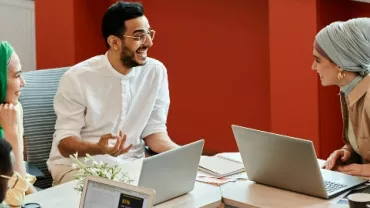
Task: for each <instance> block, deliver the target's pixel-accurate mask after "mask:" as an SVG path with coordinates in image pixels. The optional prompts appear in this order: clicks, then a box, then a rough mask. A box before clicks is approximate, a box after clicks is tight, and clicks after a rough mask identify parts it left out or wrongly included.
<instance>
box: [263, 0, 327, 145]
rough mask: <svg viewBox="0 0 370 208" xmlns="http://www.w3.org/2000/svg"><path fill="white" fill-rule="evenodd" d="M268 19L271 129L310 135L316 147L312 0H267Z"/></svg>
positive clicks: (314, 12)
mask: <svg viewBox="0 0 370 208" xmlns="http://www.w3.org/2000/svg"><path fill="white" fill-rule="evenodd" d="M292 17H299V18H292ZM269 20H270V21H269V27H270V77H271V79H270V87H271V131H272V132H276V133H280V134H285V135H290V136H294V137H299V138H304V139H310V140H312V141H313V142H314V145H315V147H316V149H318V147H319V145H320V140H319V123H318V91H317V88H318V85H317V80H318V77H317V74H316V73H314V72H313V71H312V70H311V64H312V60H313V59H312V44H313V40H314V36H315V34H316V0H311V1H292V0H279V1H276V0H269Z"/></svg>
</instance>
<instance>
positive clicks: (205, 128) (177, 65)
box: [142, 0, 270, 151]
mask: <svg viewBox="0 0 370 208" xmlns="http://www.w3.org/2000/svg"><path fill="white" fill-rule="evenodd" d="M142 2H143V5H144V7H145V11H146V15H147V16H148V18H149V20H150V24H151V26H152V27H153V28H155V29H156V31H157V35H156V39H155V41H154V47H153V48H152V49H151V51H150V56H152V57H154V58H157V59H159V60H161V61H162V62H163V63H164V64H165V65H166V67H167V69H168V74H169V83H170V93H171V102H172V103H171V108H170V113H169V118H168V129H169V133H170V135H171V137H173V138H174V139H175V140H176V141H178V142H180V143H186V142H190V141H194V140H195V139H199V138H205V139H206V144H205V148H206V149H210V150H213V151H233V150H236V143H235V141H234V138H233V135H232V131H231V124H239V125H244V126H249V127H254V128H259V129H264V130H268V129H269V126H270V120H269V114H270V113H269V106H270V100H269V57H268V56H269V55H268V53H266V51H268V15H267V12H268V4H267V1H266V0H259V1H245V0H229V1H212V3H210V1H208V0H188V1H172V0H161V1H151V0H143V1H142Z"/></svg>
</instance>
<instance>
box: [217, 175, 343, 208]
mask: <svg viewBox="0 0 370 208" xmlns="http://www.w3.org/2000/svg"><path fill="white" fill-rule="evenodd" d="M221 192H222V198H223V202H224V203H225V204H226V205H231V206H235V207H258V208H259V207H276V208H280V207H284V208H286V207H315V208H321V207H338V208H339V207H346V206H342V205H338V204H335V202H336V200H338V199H337V198H335V199H332V200H325V199H320V198H317V197H311V196H307V195H303V194H299V193H295V192H291V191H286V190H282V189H278V188H273V187H270V186H265V185H261V184H256V183H255V182H253V181H248V180H244V181H242V180H239V181H237V182H234V183H227V184H225V185H222V186H221Z"/></svg>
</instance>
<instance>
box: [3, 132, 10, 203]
mask: <svg viewBox="0 0 370 208" xmlns="http://www.w3.org/2000/svg"><path fill="white" fill-rule="evenodd" d="M11 152H12V146H10V144H9V143H8V142H7V141H6V140H5V139H3V138H1V137H0V175H7V176H10V175H11V174H12V172H13V165H12V159H11V157H10V153H11ZM7 189H8V180H6V179H4V178H0V204H1V203H2V202H3V200H4V199H5V196H6V192H7Z"/></svg>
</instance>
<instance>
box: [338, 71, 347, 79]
mask: <svg viewBox="0 0 370 208" xmlns="http://www.w3.org/2000/svg"><path fill="white" fill-rule="evenodd" d="M345 76H346V74H345V73H344V72H342V71H340V72H338V75H337V78H338V80H341V79H343V78H344V77H345Z"/></svg>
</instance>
